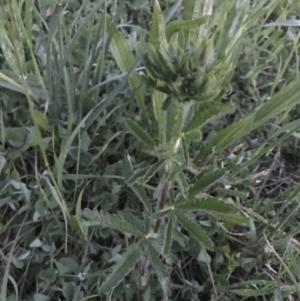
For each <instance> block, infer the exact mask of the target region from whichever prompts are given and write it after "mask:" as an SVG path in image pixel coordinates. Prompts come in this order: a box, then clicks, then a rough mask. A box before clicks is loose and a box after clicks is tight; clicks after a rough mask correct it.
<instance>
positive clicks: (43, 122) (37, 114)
mask: <svg viewBox="0 0 300 301" xmlns="http://www.w3.org/2000/svg"><path fill="white" fill-rule="evenodd" d="M32 117H33V119H34V123H35V124H36V125H37V126H39V127H40V128H42V129H43V130H47V129H48V127H49V125H48V120H47V119H46V118H45V116H44V114H43V113H42V112H41V111H37V110H33V111H32Z"/></svg>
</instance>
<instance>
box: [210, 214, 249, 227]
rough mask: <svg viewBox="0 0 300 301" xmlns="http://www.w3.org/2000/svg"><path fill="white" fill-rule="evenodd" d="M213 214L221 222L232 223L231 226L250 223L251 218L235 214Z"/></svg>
mask: <svg viewBox="0 0 300 301" xmlns="http://www.w3.org/2000/svg"><path fill="white" fill-rule="evenodd" d="M212 214H213V215H214V216H216V217H218V218H220V219H221V220H223V221H225V222H227V223H231V224H237V225H240V224H245V223H248V222H249V218H247V217H245V216H242V215H239V214H234V213H222V212H212Z"/></svg>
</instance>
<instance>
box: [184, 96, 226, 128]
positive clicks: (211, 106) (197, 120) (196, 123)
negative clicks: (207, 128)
mask: <svg viewBox="0 0 300 301" xmlns="http://www.w3.org/2000/svg"><path fill="white" fill-rule="evenodd" d="M230 110H232V107H231V105H230V104H229V103H222V102H220V101H216V102H213V103H208V104H207V103H205V104H201V103H200V105H199V107H198V108H197V110H196V111H195V113H194V116H193V118H192V120H191V121H190V122H189V123H188V125H187V126H186V128H185V129H184V132H185V133H189V132H191V131H192V130H194V129H198V128H199V127H201V126H202V125H204V124H205V123H206V122H207V121H209V120H210V119H211V118H212V117H213V116H217V115H218V114H220V113H225V112H228V111H230Z"/></svg>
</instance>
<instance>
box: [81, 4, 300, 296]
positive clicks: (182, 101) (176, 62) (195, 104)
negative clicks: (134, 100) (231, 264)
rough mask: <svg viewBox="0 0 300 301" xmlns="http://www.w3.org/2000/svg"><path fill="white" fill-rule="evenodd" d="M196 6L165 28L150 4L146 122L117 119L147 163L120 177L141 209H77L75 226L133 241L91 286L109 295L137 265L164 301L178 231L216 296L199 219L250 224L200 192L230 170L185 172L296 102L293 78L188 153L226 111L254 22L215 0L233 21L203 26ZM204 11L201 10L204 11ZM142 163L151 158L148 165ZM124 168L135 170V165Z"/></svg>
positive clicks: (206, 21)
mask: <svg viewBox="0 0 300 301" xmlns="http://www.w3.org/2000/svg"><path fill="white" fill-rule="evenodd" d="M198 4H199V3H198V2H197V1H184V2H183V16H184V19H183V21H173V22H171V23H170V24H168V25H167V26H165V25H164V21H163V16H162V13H161V10H160V6H159V4H158V2H157V1H156V2H155V4H154V10H153V17H152V27H151V31H150V36H149V42H148V49H147V52H146V53H145V55H144V62H145V66H146V74H145V82H146V85H147V86H149V87H152V88H153V91H152V92H151V94H152V97H151V98H152V104H153V113H152V114H150V116H152V118H148V116H149V112H148V114H147V119H146V120H145V121H140V122H137V121H135V120H132V119H127V120H126V121H125V123H126V126H127V128H128V130H129V131H130V132H131V134H132V135H133V136H134V137H135V139H136V140H132V142H131V143H133V144H134V145H135V146H134V148H140V149H142V153H143V154H144V155H142V156H141V157H140V160H143V161H144V160H145V161H146V162H148V163H147V164H142V162H140V161H136V160H137V159H135V158H133V157H131V156H128V157H127V159H124V162H123V175H124V178H125V181H126V183H127V185H128V186H129V187H130V188H132V190H133V192H134V193H135V194H136V196H137V198H138V199H139V200H140V201H141V203H142V205H143V209H142V211H143V219H138V218H137V217H135V216H134V214H135V213H134V212H133V213H132V214H131V215H128V214H126V215H125V216H124V215H123V214H122V212H120V213H119V214H117V215H109V214H107V213H105V212H103V211H100V212H98V211H97V210H93V211H91V210H90V209H85V210H84V218H85V221H83V225H84V226H96V225H97V226H100V227H101V226H102V227H108V228H113V229H115V230H118V231H121V232H125V233H127V232H128V233H130V234H131V235H133V236H134V237H135V239H134V241H133V242H132V243H131V245H130V247H129V248H128V249H127V251H126V253H125V254H124V255H123V258H122V260H120V261H119V262H118V263H117V265H116V266H114V267H113V270H112V272H111V273H110V274H109V276H108V278H107V279H106V280H105V282H104V283H103V284H102V285H101V287H100V292H104V293H108V292H109V291H111V290H113V289H114V288H115V287H117V286H118V284H119V283H120V281H122V279H123V278H124V276H125V275H126V274H127V273H128V272H129V271H130V270H131V269H133V268H134V266H135V264H136V263H137V262H139V264H140V266H141V274H140V277H141V279H140V284H141V286H140V288H139V289H142V291H143V290H145V288H148V289H149V284H148V281H149V279H150V278H151V277H150V275H151V274H153V273H155V274H156V275H157V277H158V279H159V283H160V284H161V288H162V292H163V296H164V300H167V299H168V295H169V294H170V283H169V276H168V263H169V264H171V263H172V262H174V261H175V258H176V251H175V250H176V248H175V249H173V247H174V243H179V244H180V243H181V244H183V245H184V242H183V241H180V240H179V238H178V236H181V239H187V238H186V237H185V236H184V233H186V232H185V231H187V232H188V233H190V235H192V237H194V238H195V239H196V242H197V244H198V248H199V252H200V254H202V256H204V257H203V258H204V259H203V261H204V262H206V264H207V271H208V273H209V275H210V277H211V279H212V285H213V288H214V294H215V295H214V297H212V298H217V297H218V292H217V289H216V287H215V284H214V280H213V279H214V275H213V273H212V268H211V266H210V263H209V260H208V258H209V255H208V253H207V251H208V250H213V249H214V248H216V247H217V246H218V243H217V242H216V241H215V242H214V241H213V240H212V239H211V238H210V237H209V235H208V233H207V231H205V227H201V226H200V225H199V222H200V224H201V221H202V222H204V221H205V222H208V223H210V224H214V225H215V227H216V229H217V228H218V223H219V220H222V221H225V222H226V223H229V224H244V225H247V223H248V222H249V221H250V220H249V218H247V217H246V216H247V214H246V215H245V216H243V215H239V214H237V212H238V211H241V210H242V208H241V207H239V206H237V205H234V204H232V203H228V202H226V201H225V199H223V200H222V199H221V198H216V197H211V196H210V195H209V194H208V191H210V192H211V193H212V192H213V191H211V190H209V188H210V187H211V186H214V187H215V188H216V186H218V185H220V183H223V185H224V184H225V183H226V182H230V181H231V179H230V178H231V177H230V175H229V173H230V172H232V170H230V169H229V168H222V167H221V162H219V161H218V159H216V160H215V164H214V165H213V168H212V167H211V166H210V167H209V168H210V169H212V170H210V171H209V172H208V173H203V171H202V172H200V174H199V175H196V176H195V177H192V178H191V177H190V175H189V173H188V172H187V171H188V170H189V169H199V164H200V166H201V165H202V167H201V168H200V169H203V170H206V169H207V167H206V166H205V165H206V164H205V161H204V164H203V163H202V164H201V162H200V163H198V161H199V159H202V160H203V159H204V156H206V155H207V154H208V153H209V152H211V151H212V150H213V148H214V149H215V151H216V150H217V151H222V150H223V149H225V148H227V147H228V146H229V145H230V144H232V143H234V142H235V141H236V140H238V139H240V138H242V137H243V136H245V135H246V134H247V133H249V132H250V131H251V130H253V129H256V128H257V127H259V126H261V125H262V124H264V123H265V122H266V121H267V120H268V119H269V118H272V117H274V116H275V115H277V114H278V113H280V112H281V111H282V110H284V108H285V107H286V105H287V103H288V102H289V101H291V102H293V105H294V104H296V103H297V102H298V100H296V98H294V97H296V95H298V94H297V91H296V89H297V88H296V87H297V85H298V84H299V83H298V81H299V80H297V81H295V82H294V83H293V84H292V85H291V86H290V87H288V88H286V89H283V90H282V91H281V93H279V94H278V95H275V96H274V97H273V98H272V99H271V100H269V101H267V102H266V103H265V104H264V105H263V106H262V107H261V108H260V109H259V110H258V111H257V112H255V113H253V114H251V115H250V116H248V117H247V118H245V119H244V120H241V121H239V122H237V123H236V124H233V125H231V126H229V127H228V128H226V129H224V130H223V131H221V132H220V133H219V134H218V135H217V136H216V137H215V138H214V139H212V140H211V141H210V142H209V143H208V144H207V145H204V147H203V148H202V150H200V152H199V153H198V154H197V155H196V156H195V158H191V154H190V149H191V145H192V141H193V140H197V141H199V140H201V138H202V134H201V131H200V129H201V127H203V125H204V124H205V123H206V122H207V121H208V120H209V119H210V118H212V117H215V116H217V115H218V114H220V113H224V112H228V111H230V106H229V105H227V104H223V103H222V98H223V97H224V95H225V93H226V92H227V90H228V85H229V83H230V82H231V79H232V76H233V74H234V71H235V69H236V66H237V62H238V60H237V59H238V57H239V52H240V51H241V49H242V47H243V35H244V33H245V31H246V28H247V27H248V26H250V24H251V23H252V22H253V20H252V19H251V18H250V17H249V16H248V18H247V17H246V13H247V9H248V4H246V3H243V4H240V5H234V2H230V3H228V4H225V3H223V4H222V5H221V6H222V8H219V9H222V11H223V13H224V15H225V16H227V15H235V16H237V17H236V19H235V23H234V25H235V26H234V27H232V25H231V24H230V22H228V21H227V19H226V18H225V17H224V18H223V20H220V19H219V20H218V24H217V26H212V27H210V26H211V25H212V24H214V16H212V17H210V18H209V17H208V18H207V17H200V18H199V19H193V17H195V12H196V11H197V5H198ZM206 5H209V3H208V2H207V3H206ZM206 9H207V8H206ZM211 9H212V7H211V8H208V10H209V11H210V10H211ZM255 13H258V9H257V11H255ZM218 16H219V15H218ZM199 28H200V29H199ZM293 89H295V90H293ZM285 93H286V94H288V95H291V97H290V98H288V97H287V98H286V102H285V103H284V104H282V106H278V105H277V101H278V102H279V100H280V101H281V99H282V96H283V95H285ZM294 101H296V102H294ZM145 127H146V128H147V130H146V129H145ZM151 157H154V158H153V159H151ZM151 161H152V162H153V163H152V164H149V162H151ZM133 164H135V165H136V164H138V165H141V167H140V168H137V169H136V170H134V169H133ZM196 166H197V167H196ZM155 183H157V184H155ZM145 187H147V188H148V189H149V188H151V189H155V193H154V196H155V199H157V202H155V203H153V201H152V200H151V199H149V198H148V196H147V193H146V190H145ZM237 193H238V192H237ZM136 214H137V213H136ZM216 229H215V231H217V230H216ZM175 233H176V234H175ZM190 239H191V238H190ZM183 249H184V248H183ZM174 251H175V252H174ZM137 289H138V288H137Z"/></svg>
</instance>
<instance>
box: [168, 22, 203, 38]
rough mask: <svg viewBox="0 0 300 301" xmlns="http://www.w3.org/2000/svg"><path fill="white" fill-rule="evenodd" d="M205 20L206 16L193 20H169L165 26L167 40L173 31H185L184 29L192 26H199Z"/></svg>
mask: <svg viewBox="0 0 300 301" xmlns="http://www.w3.org/2000/svg"><path fill="white" fill-rule="evenodd" d="M206 20H207V17H206V16H204V17H201V18H198V19H195V20H187V21H181V20H176V21H173V22H170V23H169V24H168V25H167V26H166V37H167V40H168V41H170V39H171V37H172V36H173V34H174V33H176V32H178V31H185V30H190V29H192V28H197V27H198V28H199V27H200V26H201V25H202V24H204V23H205V22H206Z"/></svg>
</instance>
